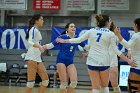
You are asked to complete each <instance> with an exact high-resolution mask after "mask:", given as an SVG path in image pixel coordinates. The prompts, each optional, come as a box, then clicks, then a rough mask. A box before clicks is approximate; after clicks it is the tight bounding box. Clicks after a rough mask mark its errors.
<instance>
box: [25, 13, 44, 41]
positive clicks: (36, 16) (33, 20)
mask: <svg viewBox="0 0 140 93" xmlns="http://www.w3.org/2000/svg"><path fill="white" fill-rule="evenodd" d="M41 16H42V15H40V14H35V15H34V16H33V17H32V18H31V19H30V21H29V28H28V32H27V35H26V39H28V38H29V31H30V29H31V28H32V27H33V26H34V24H35V21H37V20H39V19H40V17H41Z"/></svg>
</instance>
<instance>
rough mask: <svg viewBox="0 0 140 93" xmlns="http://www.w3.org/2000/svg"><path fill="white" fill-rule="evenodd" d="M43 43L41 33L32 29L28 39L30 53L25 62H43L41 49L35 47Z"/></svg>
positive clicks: (27, 54)
mask: <svg viewBox="0 0 140 93" xmlns="http://www.w3.org/2000/svg"><path fill="white" fill-rule="evenodd" d="M41 43H42V36H41V33H40V31H39V30H38V29H37V28H35V27H32V28H31V29H30V31H29V39H28V45H29V48H28V51H27V53H26V56H25V60H32V61H36V62H42V60H41V52H40V50H39V48H35V47H33V45H34V44H41Z"/></svg>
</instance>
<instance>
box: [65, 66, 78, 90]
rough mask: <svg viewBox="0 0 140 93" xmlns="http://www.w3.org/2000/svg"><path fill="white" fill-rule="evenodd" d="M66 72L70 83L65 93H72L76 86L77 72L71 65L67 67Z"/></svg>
mask: <svg viewBox="0 0 140 93" xmlns="http://www.w3.org/2000/svg"><path fill="white" fill-rule="evenodd" d="M67 72H68V75H69V77H70V81H71V82H70V85H69V87H68V90H67V93H74V89H75V87H76V86H77V70H76V68H75V66H74V64H71V65H69V66H68V67H67Z"/></svg>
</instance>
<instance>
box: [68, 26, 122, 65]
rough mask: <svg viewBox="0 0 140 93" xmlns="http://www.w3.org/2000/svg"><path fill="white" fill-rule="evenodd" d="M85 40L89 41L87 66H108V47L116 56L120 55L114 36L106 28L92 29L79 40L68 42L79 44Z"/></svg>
mask: <svg viewBox="0 0 140 93" xmlns="http://www.w3.org/2000/svg"><path fill="white" fill-rule="evenodd" d="M86 39H88V40H89V41H90V43H89V46H90V49H89V54H88V57H87V63H86V64H87V65H91V66H110V55H109V46H110V45H111V46H112V47H113V50H114V51H115V53H116V54H117V55H121V54H122V52H121V51H118V48H117V46H116V42H115V34H114V33H113V32H111V31H110V30H109V29H107V28H98V27H96V28H92V29H90V30H89V31H87V32H86V33H85V34H83V35H82V36H80V37H79V38H74V39H70V40H69V41H70V43H80V42H82V41H84V40H86Z"/></svg>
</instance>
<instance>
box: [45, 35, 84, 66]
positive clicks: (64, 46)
mask: <svg viewBox="0 0 140 93" xmlns="http://www.w3.org/2000/svg"><path fill="white" fill-rule="evenodd" d="M59 38H63V39H70V37H69V36H68V35H67V34H64V35H61V36H59ZM75 38H77V36H75ZM56 45H60V51H59V53H58V55H57V60H56V63H64V64H65V65H66V66H69V65H70V64H73V60H74V53H75V50H76V49H77V48H78V45H80V46H82V47H84V46H85V43H83V42H82V43H79V44H69V43H57V42H56V41H55V40H54V41H53V42H52V43H50V44H46V47H47V49H51V48H53V47H54V46H56Z"/></svg>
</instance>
